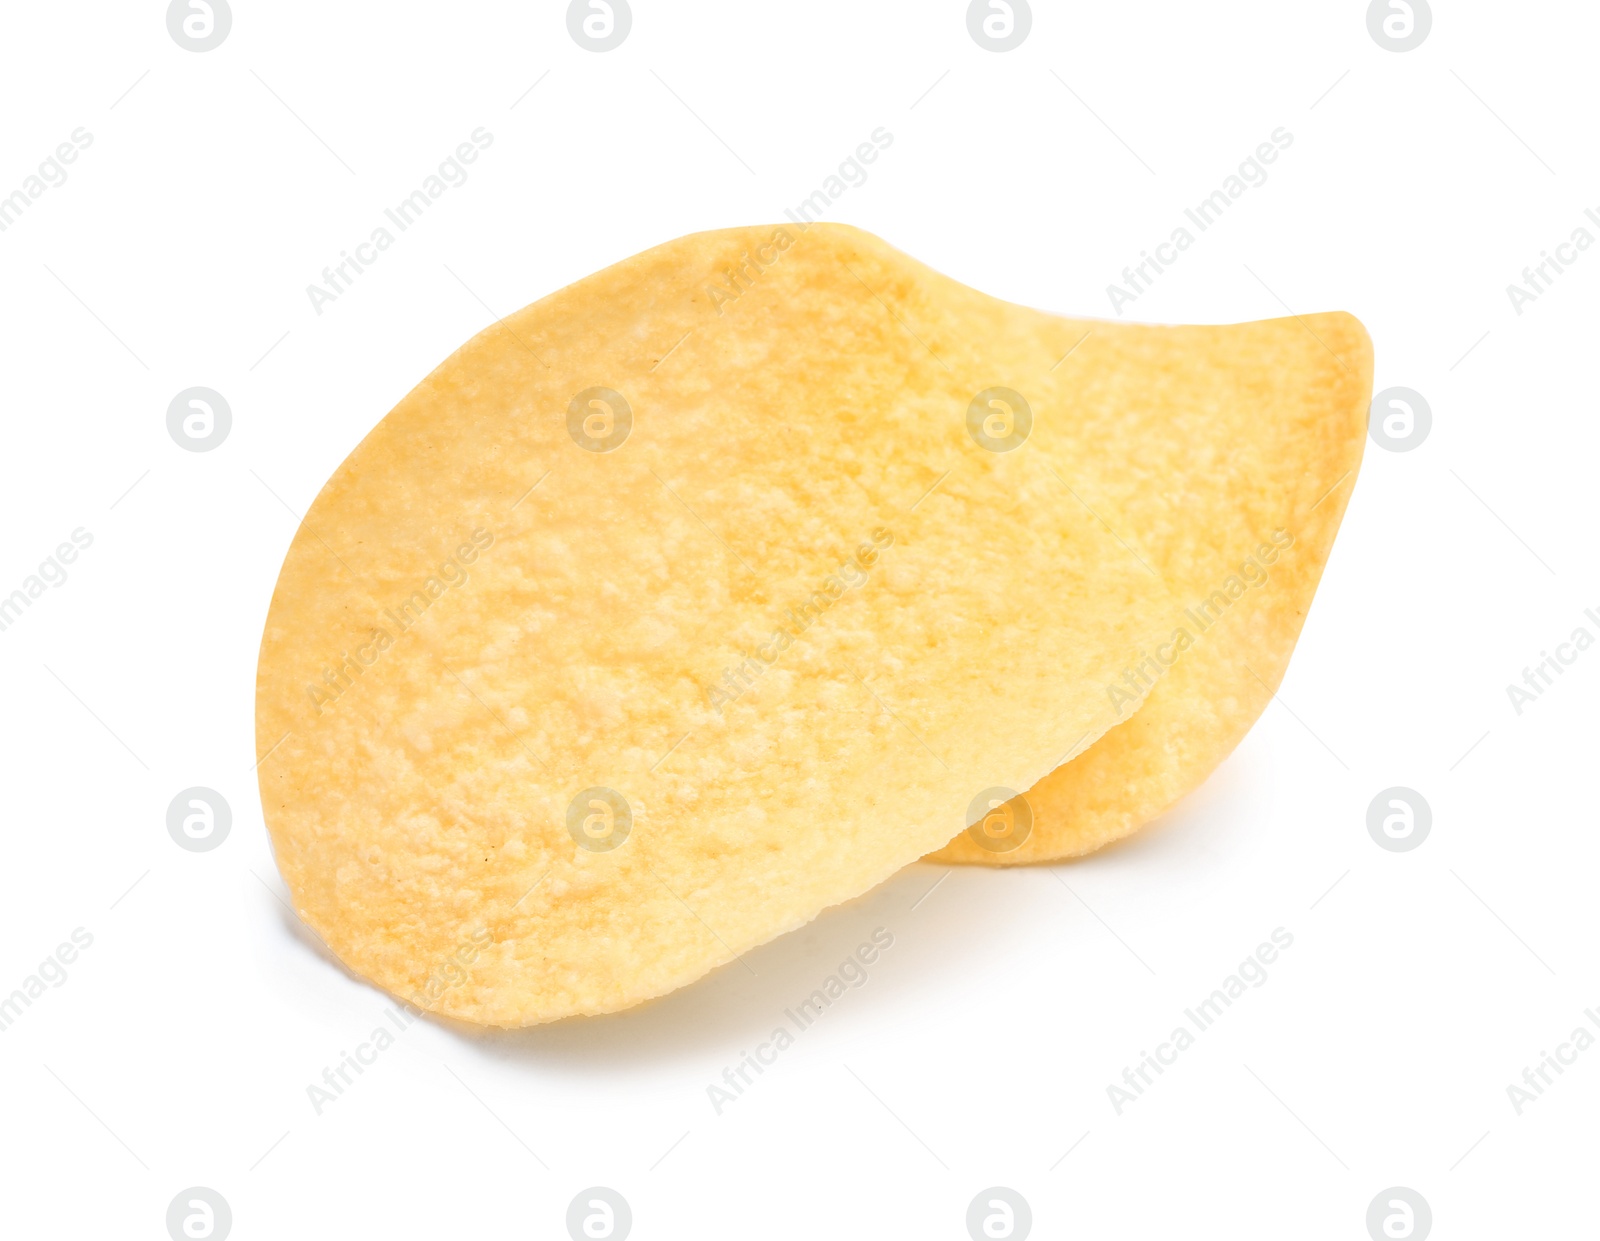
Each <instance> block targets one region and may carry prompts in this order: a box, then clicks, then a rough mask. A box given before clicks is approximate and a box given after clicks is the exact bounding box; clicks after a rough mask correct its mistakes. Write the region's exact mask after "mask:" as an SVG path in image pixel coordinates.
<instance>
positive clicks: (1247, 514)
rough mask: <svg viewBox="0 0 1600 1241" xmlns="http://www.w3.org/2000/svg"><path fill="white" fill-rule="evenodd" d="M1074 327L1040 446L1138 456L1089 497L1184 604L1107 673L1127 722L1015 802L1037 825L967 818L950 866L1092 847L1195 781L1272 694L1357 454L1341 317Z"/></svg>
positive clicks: (1348, 340) (1348, 321) (1362, 369)
mask: <svg viewBox="0 0 1600 1241" xmlns="http://www.w3.org/2000/svg"><path fill="white" fill-rule="evenodd" d="M1069 330H1070V331H1078V332H1082V333H1087V335H1086V336H1085V338H1084V340H1083V344H1082V345H1081V347H1079V348H1078V349H1076V350H1075V351H1074V352H1073V355H1072V357H1071V358H1070V359H1068V360H1067V361H1066V362H1065V363H1063V365H1062V366H1061V367H1060V368H1059V370H1058V371H1057V375H1058V376H1059V381H1058V384H1057V386H1056V387H1055V388H1054V389H1053V391H1052V394H1051V399H1052V400H1053V401H1054V402H1055V403H1056V404H1057V405H1058V406H1059V407H1061V408H1066V409H1070V410H1072V412H1073V417H1072V418H1070V419H1062V420H1051V421H1049V422H1048V423H1046V424H1045V425H1043V426H1041V428H1040V429H1039V432H1038V434H1037V437H1036V439H1035V441H1034V442H1035V443H1036V445H1037V446H1038V448H1039V450H1040V451H1041V452H1043V453H1046V454H1048V455H1050V456H1051V457H1052V458H1056V459H1064V460H1077V459H1082V458H1084V457H1090V456H1097V457H1109V458H1112V459H1118V460H1122V461H1123V462H1125V463H1126V469H1125V472H1124V473H1123V474H1121V475H1120V476H1118V477H1117V478H1115V479H1113V480H1112V481H1111V483H1110V484H1109V487H1108V490H1106V491H1105V492H1104V493H1102V494H1101V495H1100V496H1098V497H1097V498H1096V500H1095V501H1094V505H1095V511H1096V512H1097V513H1098V514H1100V515H1101V516H1102V517H1104V518H1105V520H1106V521H1107V522H1108V523H1109V524H1110V525H1111V526H1112V527H1113V528H1114V529H1115V530H1116V532H1117V534H1118V535H1119V536H1120V537H1121V538H1123V539H1124V540H1126V542H1127V543H1128V545H1129V548H1130V552H1131V553H1135V554H1137V555H1138V556H1139V557H1140V558H1141V559H1143V560H1144V561H1145V562H1147V563H1148V564H1149V565H1150V566H1151V567H1152V568H1153V569H1155V570H1156V571H1157V572H1158V573H1160V575H1161V577H1162V579H1163V580H1164V581H1165V583H1166V584H1167V586H1168V587H1169V588H1170V589H1171V590H1172V592H1173V594H1174V595H1175V596H1176V597H1177V598H1178V599H1179V600H1180V602H1182V603H1183V604H1184V605H1185V611H1184V613H1183V615H1182V616H1180V617H1179V618H1178V621H1177V622H1176V623H1175V624H1174V626H1173V628H1172V631H1171V632H1170V633H1169V634H1167V635H1164V637H1163V641H1162V643H1161V644H1159V645H1158V646H1155V647H1151V648H1149V649H1148V651H1146V652H1143V653H1142V654H1141V658H1140V659H1139V660H1138V661H1137V662H1136V663H1135V664H1133V665H1131V666H1130V667H1129V668H1127V669H1123V670H1121V672H1120V674H1119V676H1118V677H1116V678H1115V679H1113V681H1111V682H1110V683H1109V684H1108V685H1107V686H1106V693H1107V696H1108V698H1112V699H1116V700H1117V701H1118V702H1119V704H1120V707H1119V709H1121V710H1122V711H1123V712H1124V713H1125V717H1126V718H1125V721H1124V722H1123V723H1121V724H1119V725H1118V726H1117V727H1116V728H1114V729H1112V730H1111V731H1110V732H1108V733H1106V735H1105V736H1103V737H1101V738H1100V739H1099V740H1098V741H1096V742H1095V743H1094V744H1093V745H1092V746H1090V747H1089V748H1088V749H1087V750H1085V751H1084V752H1083V753H1081V754H1079V755H1078V756H1077V757H1076V758H1074V759H1073V760H1072V761H1071V762H1069V763H1067V764H1066V765H1064V766H1063V767H1061V768H1060V769H1058V770H1056V771H1054V772H1052V773H1051V774H1050V775H1049V776H1047V777H1046V778H1045V779H1044V780H1042V781H1040V782H1039V783H1038V784H1037V785H1035V786H1034V787H1033V788H1031V789H1028V790H1027V791H1026V792H1025V794H1024V795H1023V797H1022V799H1020V800H1017V801H1013V802H1012V803H1011V804H1010V805H1009V806H1008V807H1006V809H1005V811H1004V813H1005V814H1006V815H1009V816H1016V815H1021V816H1023V817H1025V818H1027V819H1028V820H1029V821H1030V823H1031V831H1030V832H1029V833H1028V834H1027V836H1026V838H1025V839H1022V840H1021V841H1020V843H1014V842H1016V840H1017V835H1018V834H1017V833H1016V832H1015V830H1012V831H1010V832H1009V833H1007V832H1000V833H997V834H996V835H995V836H987V835H985V834H984V833H983V832H982V831H981V830H977V829H975V830H974V831H973V832H971V833H963V834H961V835H959V836H957V837H956V838H955V839H954V840H953V841H951V843H950V844H949V846H947V847H946V848H945V849H943V850H941V851H940V852H938V853H937V854H935V855H934V858H935V859H936V860H939V861H946V862H982V863H988V864H991V865H1015V864H1019V863H1027V862H1040V861H1048V860H1050V859H1053V858H1063V857H1072V856H1076V855H1079V854H1084V853H1088V852H1090V851H1091V850H1094V849H1097V848H1099V847H1101V846H1102V845H1105V844H1107V843H1109V842H1111V841H1113V840H1116V839H1118V838H1119V837H1122V836H1125V835H1127V834H1128V833H1129V832H1132V831H1133V830H1135V829H1136V828H1138V827H1139V826H1141V825H1142V824H1144V823H1146V822H1148V821H1149V820H1150V819H1152V818H1154V817H1155V816H1156V815H1158V814H1160V813H1161V812H1162V811H1164V810H1166V809H1168V808H1169V807H1170V806H1171V805H1172V804H1173V803H1174V802H1176V801H1177V800H1178V799H1179V798H1181V797H1182V796H1183V795H1184V794H1186V793H1188V792H1189V791H1190V790H1192V789H1193V788H1195V787H1196V786H1197V785H1199V784H1200V783H1201V781H1203V780H1204V779H1205V778H1206V776H1207V775H1209V774H1210V773H1211V771H1212V770H1213V769H1214V768H1215V767H1216V766H1217V764H1218V763H1220V762H1221V761H1222V760H1223V759H1224V758H1226V757H1227V756H1228V754H1229V753H1230V752H1231V751H1232V750H1233V748H1234V747H1235V746H1236V745H1237V744H1238V743H1239V741H1240V739H1241V738H1242V737H1243V736H1244V734H1245V733H1246V732H1247V731H1248V730H1249V728H1250V725H1251V724H1252V723H1254V722H1255V719H1256V717H1257V716H1258V715H1259V714H1260V713H1261V711H1262V710H1263V708H1264V707H1265V706H1266V704H1267V702H1268V701H1270V699H1271V697H1272V694H1273V693H1275V692H1276V691H1277V688H1278V685H1279V683H1280V682H1281V681H1282V678H1283V674H1284V670H1285V668H1286V667H1287V665H1288V662H1289V655H1290V653H1291V651H1292V650H1293V649H1294V644H1295V640H1296V638H1298V636H1299V634H1300V627H1301V625H1302V624H1303V622H1304V621H1305V616H1306V611H1307V609H1308V608H1309V607H1310V605H1311V597H1312V594H1313V592H1314V591H1315V590H1316V586H1317V582H1318V580H1319V579H1320V577H1321V576H1322V567H1323V565H1324V564H1325V563H1326V561H1327V558H1328V553H1329V551H1330V550H1331V548H1332V545H1333V538H1334V534H1335V532H1336V531H1337V530H1338V527H1339V520H1340V518H1341V516H1342V515H1343V513H1344V509H1345V504H1346V502H1347V501H1348V499H1349V496H1350V492H1351V489H1352V488H1353V486H1354V485H1355V478H1356V470H1357V469H1358V467H1359V466H1360V463H1361V452H1362V448H1363V446H1364V444H1365V442H1366V420H1367V406H1368V403H1369V402H1370V399H1371V393H1372V346H1371V342H1370V341H1369V340H1368V338H1367V334H1366V332H1365V331H1364V330H1363V329H1362V327H1361V325H1360V324H1359V323H1358V322H1357V321H1356V320H1355V319H1353V318H1351V317H1350V316H1349V315H1343V314H1320V315H1307V316H1303V317H1299V318H1290V319H1277V320H1271V321H1267V322H1263V323H1247V324H1241V325H1238V326H1234V327H1173V328H1159V327H1137V326H1124V325H1116V324H1105V323H1082V324H1074V325H1072V327H1071V328H1070V329H1069ZM1145 694H1148V696H1144V695H1145ZM1142 696H1143V701H1142V702H1140V701H1139V699H1140V697H1142Z"/></svg>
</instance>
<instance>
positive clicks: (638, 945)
mask: <svg viewBox="0 0 1600 1241" xmlns="http://www.w3.org/2000/svg"><path fill="white" fill-rule="evenodd" d="M1071 332H1072V329H1071V327H1070V325H1067V324H1066V323H1065V321H1063V320H1059V319H1055V318H1053V317H1051V316H1047V315H1042V314H1038V313H1036V312H1033V311H1029V310H1024V309H1021V308H1018V307H1013V306H1007V305H1005V304H1003V303H1000V302H997V301H995V300H993V299H991V298H988V297H985V296H984V295H982V294H979V293H977V292H974V291H972V290H970V289H966V288H964V287H963V286H961V285H959V284H956V283H955V282H953V281H950V280H947V279H945V278H943V277H940V276H938V275H937V274H935V273H933V272H931V271H929V270H928V269H927V268H925V267H923V266H921V265H920V264H917V263H915V262H913V261H911V260H909V259H907V258H906V257H905V256H903V255H901V254H899V253H897V252H896V251H894V250H892V249H891V248H889V247H888V246H886V245H885V244H883V243H882V242H880V241H878V240H877V239H876V238H873V237H870V236H868V235H867V234H864V233H861V232H858V231H856V230H853V229H848V228H841V227H835V226H827V225H813V226H811V227H810V228H807V229H803V230H802V229H801V228H800V227H799V226H795V227H788V226H785V227H778V228H773V227H766V228H752V229H738V230H730V231H726V232H719V233H709V234H701V235H697V236H692V237H687V238H683V239H680V240H678V241H675V242H671V243H669V244H667V245H664V246H660V247H658V248H656V249H653V250H650V251H647V252H646V253H644V254H641V255H637V256H635V257H634V258H631V259H628V260H626V261H625V262H622V263H620V264H618V265H616V266H615V267H612V268H609V269H607V270H605V271H603V272H600V273H598V274H596V275H594V276H591V277H589V278H587V279H585V280H582V281H580V282H579V283H577V284H575V285H573V286H571V287H570V288H567V289H565V290H563V291H561V292H559V293H557V294H555V295H553V296H551V297H548V298H546V299H544V300H543V301H541V302H538V303H536V304H535V305H533V306H530V307H528V308H527V309H525V310H523V311H520V312H518V313H516V314H514V315H511V316H510V317H508V318H507V319H505V320H503V321H501V322H499V323H497V324H495V325H494V326H492V327H490V328H488V329H486V330H485V331H484V332H482V333H481V334H480V335H478V336H476V337H475V338H473V339H472V340H471V341H469V342H468V343H467V344H466V345H465V346H463V347H462V348H461V349H460V350H459V351H457V352H456V353H455V354H454V355H453V356H451V357H450V358H449V359H448V360H446V361H445V362H444V363H443V364H442V365H441V366H440V367H439V368H438V369H437V370H435V371H434V372H433V373H432V374H431V375H429V376H428V378H427V379H425V380H424V381H423V382H422V383H421V384H420V385H419V386H418V387H417V388H416V389H415V390H414V391H413V392H412V393H410V394H409V395H408V396H407V397H406V398H405V399H404V400H403V401H401V403H400V404H399V405H398V406H396V408H395V409H394V410H393V411H392V412H390V413H389V415H388V416H387V417H385V418H384V419H383V421H382V422H381V423H379V425H378V426H377V427H376V428H375V429H374V430H373V431H372V432H371V433H370V434H369V435H368V436H367V438H366V439H365V440H363V441H362V443H361V444H360V445H359V446H358V447H357V448H356V449H355V451H354V452H352V453H351V455H350V457H349V458H348V459H347V460H346V461H345V462H344V464H343V465H342V466H341V467H340V468H339V469H338V471H337V472H336V473H335V474H334V476H333V477H332V478H331V479H330V480H329V482H328V483H327V485H326V486H325V487H324V488H323V490H322V492H321V494H320V495H319V496H318V497H317V499H316V501H315V503H314V504H313V505H312V506H311V509H310V511H309V512H308V514H307V516H306V519H305V521H304V522H303V523H302V525H301V527H300V530H299V531H298V533H297V534H296V536H295V539H294V541H293V543H292V545H291V546H290V548H289V550H288V553H287V556H286V558H285V562H284V566H283V570H282V573H281V575H280V577H279V580H278V584H277V588H276V590H275V592H274V595H273V600H272V605H271V609H270V612H269V615H268V618H267V623H266V628H265V633H264V635H263V639H262V646H261V657H260V664H259V668H258V674H257V710H256V724H257V743H258V752H259V753H260V754H261V755H262V758H261V761H260V764H259V767H258V772H259V780H260V786H261V794H262V803H263V808H264V811H265V815H266V821H267V824H268V827H269V829H270V831H271V834H272V840H273V845H274V848H275V852H276V856H277V862H278V866H279V868H280V870H281V871H282V874H283V877H284V880H285V882H286V883H287V885H288V888H289V891H290V894H291V896H292V899H293V901H294V905H295V908H296V910H297V912H298V913H299V914H300V916H301V917H302V918H303V919H304V920H305V921H306V922H307V924H308V925H310V926H311V927H312V928H313V929H314V930H315V931H316V932H317V933H318V934H320V935H321V936H322V937H323V939H324V940H325V941H326V942H327V944H328V945H329V947H330V948H331V949H332V950H333V951H334V952H335V953H336V954H337V955H338V956H339V958H340V959H341V960H342V961H344V962H345V963H346V964H347V965H348V966H349V967H350V968H351V969H352V970H354V971H355V972H357V973H358V974H360V975H362V976H363V977H366V978H368V979H370V980H372V981H373V982H375V983H377V984H378V985H380V986H382V987H384V988H386V989H388V990H389V991H391V992H392V993H394V994H395V995H397V996H399V997H401V998H402V999H405V1000H407V1001H410V1002H412V1003H415V1004H418V1005H420V1006H422V1007H425V1008H429V1009H432V1010H434V1011H436V1012H440V1013H443V1014H447V1015H450V1016H453V1017H457V1018H462V1019H465V1020H468V1021H473V1022H479V1023H484V1024H492V1025H500V1026H518V1025H530V1024H534V1023H538V1022H544V1021H550V1020H554V1019H557V1018H560V1017H564V1016H568V1015H572V1014H579V1013H600V1012H607V1011H612V1010H616V1009H620V1008H624V1007H626V1006H628V1005H631V1004H634V1003H637V1002H639V1001H641V1000H644V999H647V998H649V997H651V996H655V995H660V994H662V993H664V992H667V991H670V990H672V989H673V988H676V987H679V986H682V985H684V984H685V983H688V982H690V981H692V980H694V979H695V978H697V977H699V976H701V975H703V974H704V973H706V972H707V971H708V970H710V969H712V968H714V967H716V966H718V965H721V964H724V963H727V962H731V961H734V960H736V959H742V954H743V953H745V952H746V951H747V950H749V949H751V948H753V947H754V946H756V945H758V944H761V943H763V942H765V941H767V940H770V939H772V938H773V937H774V936H776V935H778V934H781V933H782V932H784V931H787V930H790V929H792V928H794V927H797V926H800V925H802V924H803V923H804V922H806V921H807V920H809V919H810V918H812V917H814V916H815V915H816V914H817V913H818V912H820V911H821V910H822V909H824V908H826V907H828V906H830V905H833V904H836V903H838V902H841V901H844V900H847V899H849V898H851V897H853V896H856V895H858V894H860V893H862V892H864V891H866V890H867V889H869V888H871V887H872V886H873V885H875V884H877V883H879V882H880V881H882V880H883V879H885V878H886V877H888V876H889V875H890V874H892V873H893V872H894V871H895V870H896V869H898V868H899V867H901V866H903V865H905V864H906V863H908V862H911V861H913V860H915V859H916V858H918V857H920V856H922V855H923V854H926V853H927V852H929V851H930V850H933V849H936V848H938V847H939V846H941V845H943V844H944V843H946V842H947V841H948V840H949V839H950V838H951V837H952V836H953V835H955V834H956V833H957V832H959V831H960V830H961V829H962V828H963V827H965V826H967V825H968V824H971V823H973V822H974V821H979V820H985V819H987V818H989V817H992V811H993V808H994V804H995V803H996V802H1001V803H1003V802H1004V801H1005V800H1006V799H1007V798H1009V797H1010V795H1011V793H1012V792H1014V791H1016V790H1019V789H1027V788H1030V787H1033V786H1034V785H1035V784H1037V783H1038V782H1039V781H1040V780H1041V779H1043V778H1044V777H1046V776H1047V774H1048V773H1050V772H1051V771H1052V770H1054V769H1055V768H1057V767H1059V766H1060V765H1061V764H1062V763H1063V762H1065V761H1067V760H1068V759H1070V758H1071V757H1072V756H1073V755H1074V754H1076V753H1078V752H1079V751H1081V750H1082V749H1083V748H1084V747H1086V746H1088V745H1090V744H1091V743H1092V742H1093V741H1094V740H1095V739H1096V738H1097V737H1099V736H1100V735H1101V734H1103V733H1104V732H1105V731H1106V730H1107V729H1109V728H1111V727H1113V726H1114V725H1115V724H1116V723H1117V722H1118V720H1119V718H1121V717H1123V716H1124V715H1125V714H1126V713H1127V712H1128V711H1129V710H1130V709H1134V708H1136V707H1137V704H1138V702H1139V701H1140V700H1142V699H1143V697H1144V691H1142V690H1138V691H1130V695H1129V697H1130V699H1131V706H1130V703H1129V702H1127V701H1117V702H1113V701H1112V700H1111V697H1110V696H1109V695H1108V694H1107V692H1106V685H1107V684H1108V683H1110V682H1111V681H1112V680H1114V679H1115V678H1116V677H1118V676H1120V675H1121V672H1122V670H1123V669H1125V668H1127V667H1129V666H1130V665H1132V664H1133V663H1134V662H1136V661H1137V660H1139V659H1140V658H1141V656H1142V652H1145V651H1148V650H1150V649H1151V648H1152V646H1153V645H1154V644H1157V643H1159V642H1162V641H1164V640H1165V639H1166V638H1167V636H1168V634H1170V632H1171V630H1172V628H1173V626H1174V624H1175V623H1176V618H1177V617H1178V615H1179V614H1180V613H1181V604H1182V598H1181V596H1178V595H1176V594H1175V593H1174V592H1173V591H1171V590H1169V588H1168V585H1167V584H1166V583H1165V582H1164V581H1163V580H1162V578H1161V576H1160V574H1159V573H1157V572H1155V571H1154V570H1153V569H1152V568H1151V567H1150V566H1148V565H1147V564H1145V563H1141V560H1140V558H1139V557H1138V556H1136V555H1132V554H1130V549H1129V546H1128V544H1127V542H1126V541H1125V538H1124V536H1121V535H1119V534H1118V533H1117V530H1116V526H1117V524H1118V523H1120V522H1123V521H1124V520H1125V518H1124V516H1123V514H1124V512H1125V511H1131V510H1129V504H1130V503H1131V491H1132V490H1134V489H1136V484H1137V482H1138V481H1139V480H1140V479H1141V478H1142V479H1143V481H1144V483H1145V484H1146V485H1154V486H1159V485H1161V481H1160V479H1159V478H1156V477H1154V476H1145V471H1144V470H1143V468H1142V467H1141V466H1140V465H1139V464H1138V459H1137V455H1136V450H1137V449H1138V447H1139V445H1137V444H1117V445H1115V446H1114V447H1115V448H1116V449H1117V451H1116V452H1115V453H1113V452H1111V451H1110V448H1111V447H1113V445H1110V444H1108V445H1107V446H1106V447H1107V451H1105V452H1101V451H1099V450H1098V448H1096V449H1095V451H1092V452H1090V451H1087V450H1088V449H1089V448H1091V447H1093V445H1091V444H1090V443H1089V441H1084V448H1085V451H1084V452H1083V453H1082V454H1081V455H1075V454H1074V451H1073V450H1068V451H1065V452H1062V451H1059V450H1057V449H1051V450H1050V451H1045V450H1044V449H1043V448H1042V447H1041V445H1043V444H1045V443H1047V442H1052V441H1051V439H1050V434H1049V432H1052V430H1053V429H1055V428H1060V427H1064V426H1067V425H1069V424H1071V423H1072V422H1073V421H1074V420H1075V419H1077V418H1078V417H1079V414H1078V412H1077V411H1076V410H1075V409H1074V408H1073V407H1072V405H1071V404H1070V403H1068V402H1067V400H1066V396H1067V394H1068V393H1070V392H1071V391H1073V389H1072V388H1071V387H1070V386H1069V385H1068V384H1067V382H1066V378H1065V377H1066V376H1070V375H1071V374H1072V372H1070V371H1067V370H1066V367H1065V366H1064V365H1063V366H1058V365H1057V363H1058V362H1059V359H1060V358H1061V355H1062V353H1063V352H1064V351H1065V350H1066V349H1067V348H1068V347H1069V346H1070V345H1071V344H1072V343H1073V340H1072V334H1071ZM1273 339H1277V337H1273ZM1063 372H1064V373H1065V374H1063ZM1054 442H1055V443H1058V444H1063V445H1065V444H1070V443H1072V442H1073V441H1070V440H1057V441H1054ZM1130 453H1133V454H1134V455H1132V456H1130V455H1129V454H1130ZM1102 505H1103V506H1105V509H1104V510H1102V509H1101V508H1100V506H1102ZM1091 506H1093V507H1094V508H1095V510H1096V512H1099V513H1100V515H1099V516H1097V515H1096V512H1091ZM1102 516H1104V517H1106V518H1108V519H1109V523H1108V521H1102V520H1101V517H1102ZM1108 525H1109V528H1108ZM1194 537H1196V538H1200V537H1203V536H1201V535H1200V534H1199V532H1196V533H1195V536H1194ZM746 964H748V963H746ZM734 968H739V966H737V965H736V966H735V967H734Z"/></svg>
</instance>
